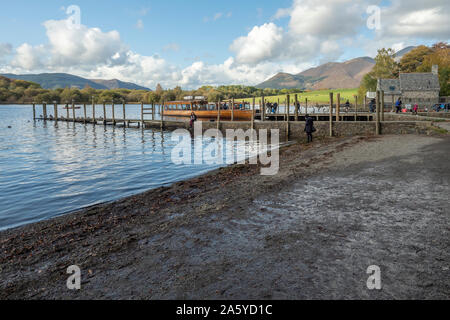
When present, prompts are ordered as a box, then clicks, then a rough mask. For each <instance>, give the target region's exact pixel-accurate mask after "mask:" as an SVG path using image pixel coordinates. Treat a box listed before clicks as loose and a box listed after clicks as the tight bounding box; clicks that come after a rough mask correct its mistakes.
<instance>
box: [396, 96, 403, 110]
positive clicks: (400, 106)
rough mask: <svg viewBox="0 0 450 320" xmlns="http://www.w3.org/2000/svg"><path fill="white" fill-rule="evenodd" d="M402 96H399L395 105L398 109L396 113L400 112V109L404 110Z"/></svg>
mask: <svg viewBox="0 0 450 320" xmlns="http://www.w3.org/2000/svg"><path fill="white" fill-rule="evenodd" d="M402 104H403V102H402V98H398V100H397V102H396V103H395V107H396V111H395V113H400V111H401V110H402Z"/></svg>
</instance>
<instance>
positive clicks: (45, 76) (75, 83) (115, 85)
mask: <svg viewBox="0 0 450 320" xmlns="http://www.w3.org/2000/svg"><path fill="white" fill-rule="evenodd" d="M0 75H1V76H3V77H6V78H9V79H15V80H25V81H31V82H35V83H38V84H40V85H41V87H42V88H43V89H57V88H66V87H68V88H78V89H83V88H85V87H86V86H89V87H91V88H93V89H97V90H109V89H129V90H147V91H149V90H150V89H149V88H146V87H143V86H139V85H137V84H134V83H131V82H124V81H120V80H118V79H112V80H101V79H86V78H83V77H79V76H76V75H72V74H69V73H39V74H13V73H5V74H0Z"/></svg>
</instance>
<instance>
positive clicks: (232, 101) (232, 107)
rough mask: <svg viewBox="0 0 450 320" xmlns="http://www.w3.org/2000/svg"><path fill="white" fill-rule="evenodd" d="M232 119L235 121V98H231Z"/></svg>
mask: <svg viewBox="0 0 450 320" xmlns="http://www.w3.org/2000/svg"><path fill="white" fill-rule="evenodd" d="M231 121H234V98H233V99H231Z"/></svg>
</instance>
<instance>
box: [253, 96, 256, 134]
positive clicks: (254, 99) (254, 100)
mask: <svg viewBox="0 0 450 320" xmlns="http://www.w3.org/2000/svg"><path fill="white" fill-rule="evenodd" d="M255 104H256V98H255V97H253V104H252V130H253V129H255Z"/></svg>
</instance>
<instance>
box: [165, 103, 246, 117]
mask: <svg viewBox="0 0 450 320" xmlns="http://www.w3.org/2000/svg"><path fill="white" fill-rule="evenodd" d="M232 105H233V103H231V102H222V103H220V105H219V103H215V102H213V103H211V102H207V101H206V100H185V101H171V102H165V103H164V115H165V116H169V117H170V116H173V117H190V116H191V114H192V113H194V114H195V115H196V116H197V118H200V119H217V118H218V115H219V113H220V119H221V120H232V119H233V120H237V121H250V120H251V119H252V112H253V111H252V110H251V109H250V105H249V104H242V103H234V106H232Z"/></svg>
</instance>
